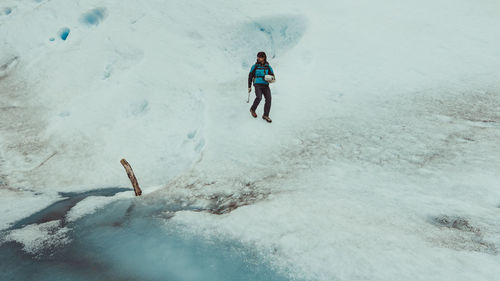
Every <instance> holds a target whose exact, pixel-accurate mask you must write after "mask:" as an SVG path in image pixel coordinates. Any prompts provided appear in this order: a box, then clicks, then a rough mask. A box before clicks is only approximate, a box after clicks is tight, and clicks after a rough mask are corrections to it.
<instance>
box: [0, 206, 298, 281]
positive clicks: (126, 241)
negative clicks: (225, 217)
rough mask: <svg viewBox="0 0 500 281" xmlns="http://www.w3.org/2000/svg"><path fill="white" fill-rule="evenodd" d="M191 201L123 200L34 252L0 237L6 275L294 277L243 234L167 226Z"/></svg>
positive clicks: (208, 279) (1, 273)
mask: <svg viewBox="0 0 500 281" xmlns="http://www.w3.org/2000/svg"><path fill="white" fill-rule="evenodd" d="M186 209H189V208H186V207H182V206H180V205H176V204H172V203H171V202H170V203H169V202H166V201H164V200H119V201H116V202H113V203H111V204H109V205H108V206H106V208H102V209H100V210H98V211H97V212H96V213H94V214H92V215H88V216H86V217H84V218H81V219H80V220H78V221H76V222H73V223H71V224H69V225H68V226H69V227H71V228H72V229H73V230H72V231H71V233H70V235H71V242H70V243H69V244H66V245H64V246H62V247H54V248H50V249H46V251H45V252H44V253H43V254H42V255H38V256H36V257H34V256H32V255H30V254H27V253H25V252H23V251H22V250H21V245H19V244H18V243H15V242H7V243H4V244H2V245H0V279H1V280H41V281H44V280H170V281H176V280H193V281H195V280H203V281H215V280H217V281H223V280H231V281H233V280H241V281H246V280H248V281H250V280H276V281H281V280H283V281H284V280H289V278H286V277H284V276H282V275H280V274H278V273H276V272H275V271H273V270H272V269H271V268H270V267H269V266H268V265H267V264H265V263H264V262H263V261H261V260H260V257H259V256H258V254H257V253H256V252H255V251H253V250H252V249H249V248H247V247H245V246H243V245H241V244H240V243H239V242H237V241H231V240H222V239H212V240H207V239H203V238H201V237H199V236H195V235H191V234H187V233H183V232H180V231H179V230H176V229H175V228H171V227H168V226H169V224H168V221H169V218H170V217H171V216H172V215H171V213H172V212H175V211H177V210H186Z"/></svg>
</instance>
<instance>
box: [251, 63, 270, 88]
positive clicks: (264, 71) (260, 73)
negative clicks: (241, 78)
mask: <svg viewBox="0 0 500 281" xmlns="http://www.w3.org/2000/svg"><path fill="white" fill-rule="evenodd" d="M256 68H257V69H256ZM254 70H255V76H254ZM264 75H274V70H273V68H272V67H271V66H270V65H269V63H268V62H265V63H264V64H260V63H255V64H254V65H252V68H250V73H249V74H248V88H250V87H252V81H253V84H254V85H255V84H261V85H269V82H267V81H266V80H264ZM254 78H255V80H254Z"/></svg>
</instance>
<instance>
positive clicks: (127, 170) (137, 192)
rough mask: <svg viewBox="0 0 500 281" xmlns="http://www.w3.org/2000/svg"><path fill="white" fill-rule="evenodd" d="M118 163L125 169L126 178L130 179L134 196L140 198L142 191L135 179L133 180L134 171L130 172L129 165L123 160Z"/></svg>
mask: <svg viewBox="0 0 500 281" xmlns="http://www.w3.org/2000/svg"><path fill="white" fill-rule="evenodd" d="M120 163H122V165H123V167H124V168H125V171H126V172H127V176H128V178H129V179H130V182H131V183H132V186H133V187H134V191H135V196H140V195H141V194H142V190H141V188H140V187H139V183H138V182H137V179H136V178H135V175H134V171H133V170H132V167H130V164H129V163H128V162H127V160H125V159H122V160H120Z"/></svg>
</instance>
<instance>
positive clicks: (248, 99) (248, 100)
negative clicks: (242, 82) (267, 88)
mask: <svg viewBox="0 0 500 281" xmlns="http://www.w3.org/2000/svg"><path fill="white" fill-rule="evenodd" d="M249 102H250V93H248V98H247V103H249Z"/></svg>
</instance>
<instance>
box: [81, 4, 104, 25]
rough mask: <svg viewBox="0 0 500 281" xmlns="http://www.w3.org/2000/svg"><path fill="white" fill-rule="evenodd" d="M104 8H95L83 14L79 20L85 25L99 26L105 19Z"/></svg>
mask: <svg viewBox="0 0 500 281" xmlns="http://www.w3.org/2000/svg"><path fill="white" fill-rule="evenodd" d="M106 13H107V11H106V9H105V8H95V9H92V10H89V11H87V12H86V13H84V14H83V15H82V16H81V18H80V20H81V22H83V23H84V24H86V25H99V23H101V22H102V21H103V20H104V18H105V17H106Z"/></svg>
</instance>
